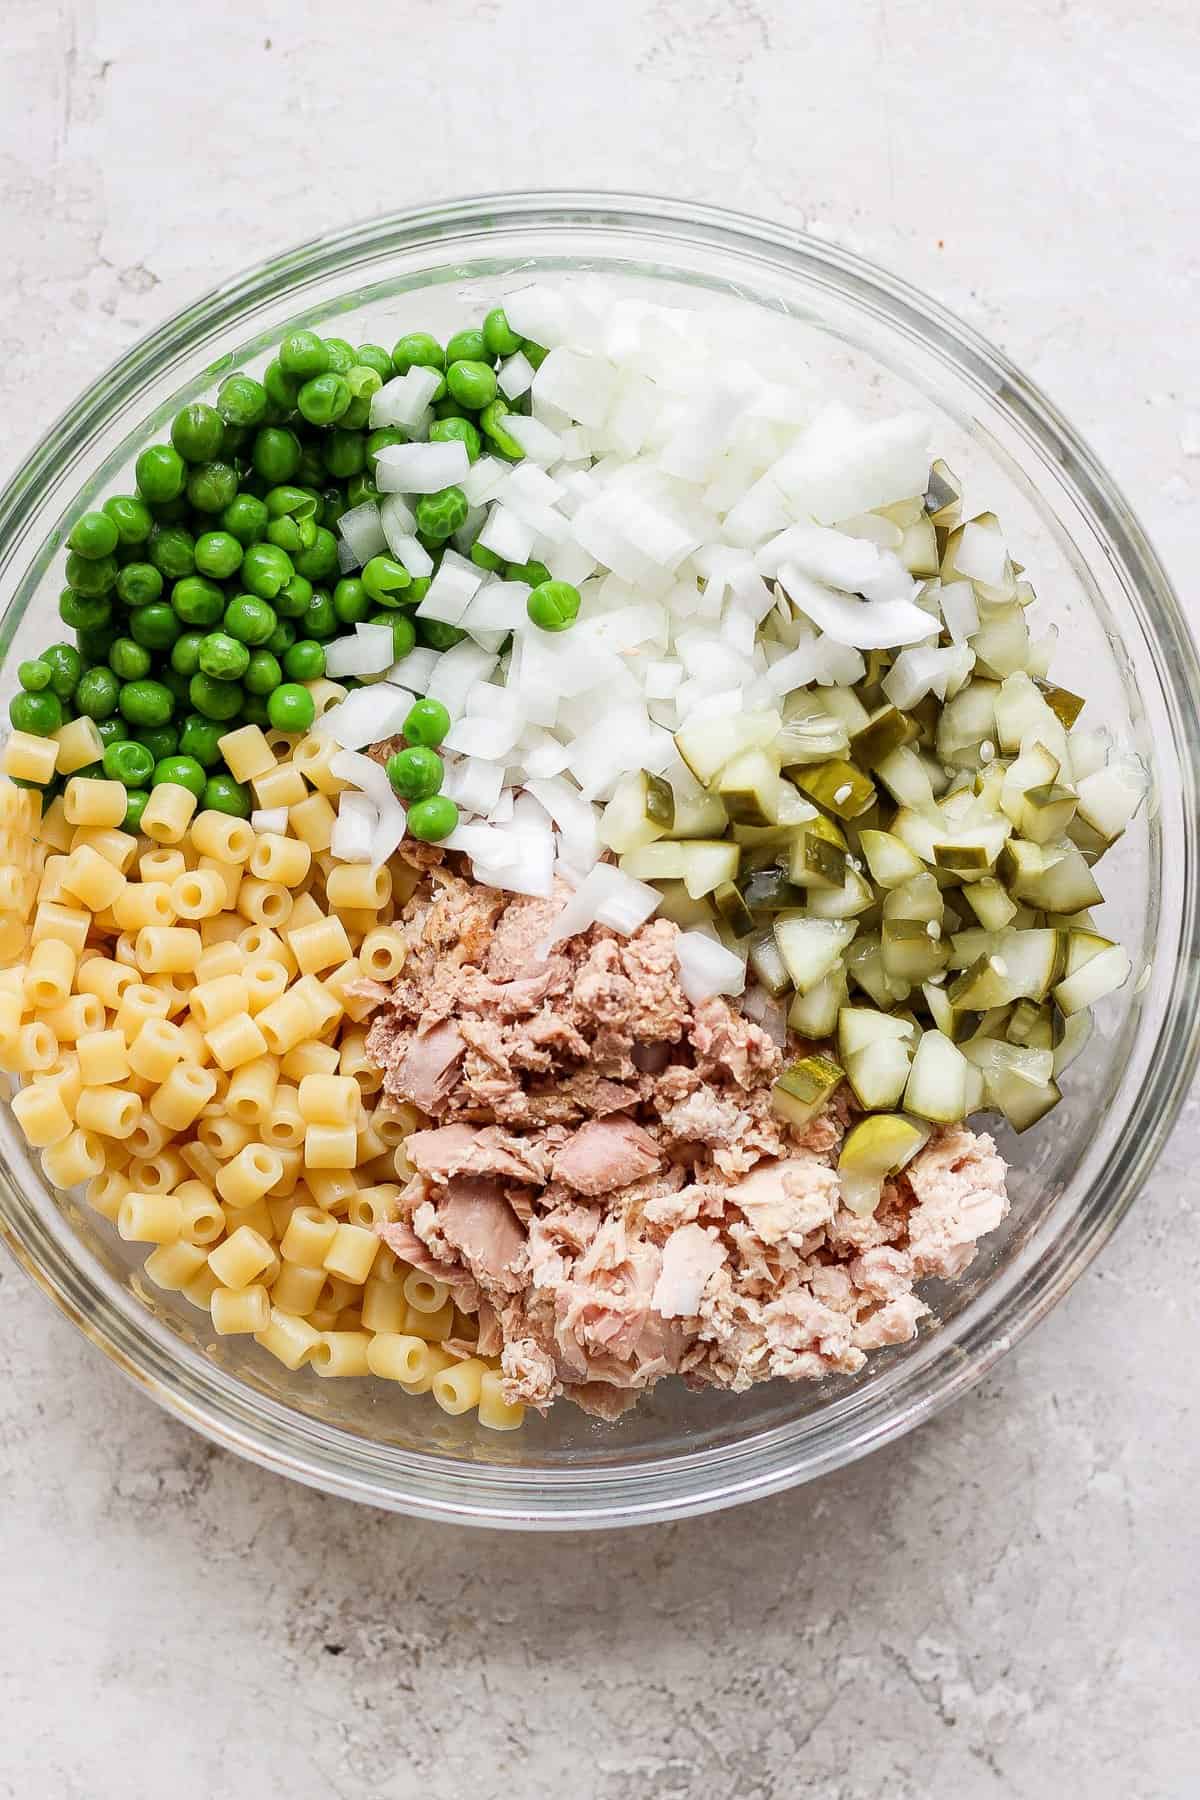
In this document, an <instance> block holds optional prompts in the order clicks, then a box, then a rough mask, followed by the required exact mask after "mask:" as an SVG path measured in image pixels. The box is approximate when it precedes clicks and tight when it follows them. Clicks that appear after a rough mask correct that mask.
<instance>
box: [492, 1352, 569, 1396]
mask: <svg viewBox="0 0 1200 1800" xmlns="http://www.w3.org/2000/svg"><path fill="white" fill-rule="evenodd" d="M500 1370H501V1375H502V1377H503V1380H502V1392H503V1394H504V1398H505V1400H506V1401H507V1403H508V1404H509V1406H517V1405H524V1406H538V1407H546V1406H549V1404H550V1402H551V1401H552V1400H553V1399H554V1396H555V1395H556V1394H557V1393H559V1392H560V1391H561V1390H560V1387H559V1380H558V1372H557V1370H556V1369H555V1366H554V1359H553V1357H551V1356H549V1355H548V1354H547V1352H546V1351H545V1350H543V1349H542V1347H541V1345H540V1344H539V1343H538V1342H537V1340H536V1339H535V1338H531V1337H516V1338H510V1339H509V1340H508V1342H507V1343H506V1344H505V1346H504V1349H503V1350H502V1351H501V1353H500Z"/></svg>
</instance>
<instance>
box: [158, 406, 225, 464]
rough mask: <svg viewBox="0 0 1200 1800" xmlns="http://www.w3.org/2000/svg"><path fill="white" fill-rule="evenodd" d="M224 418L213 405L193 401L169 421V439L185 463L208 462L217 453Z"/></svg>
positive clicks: (220, 442)
mask: <svg viewBox="0 0 1200 1800" xmlns="http://www.w3.org/2000/svg"><path fill="white" fill-rule="evenodd" d="M224 437H225V421H224V419H223V418H222V417H221V415H220V413H219V412H218V411H217V410H216V408H215V407H213V406H206V405H205V404H204V402H203V401H201V400H195V401H193V402H192V404H191V405H190V406H185V407H184V408H183V410H182V412H177V413H176V414H175V417H174V419H173V420H172V422H171V442H172V444H173V445H174V446H175V448H176V450H178V452H179V454H180V456H182V458H183V460H184V462H189V463H206V462H211V461H212V459H213V457H214V456H217V455H218V454H219V453H220V449H221V444H222V441H223V439H224Z"/></svg>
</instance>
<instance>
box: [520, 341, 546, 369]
mask: <svg viewBox="0 0 1200 1800" xmlns="http://www.w3.org/2000/svg"><path fill="white" fill-rule="evenodd" d="M521 354H522V355H523V356H524V358H525V361H526V362H527V363H528V364H529V366H530V368H531V369H540V368H541V366H542V364H543V363H544V362H545V360H546V358H547V357H548V356H549V354H550V352H549V350H547V348H546V346H545V344H535V343H534V341H533V339H532V338H526V339H525V342H524V343H523V344H522V345H521Z"/></svg>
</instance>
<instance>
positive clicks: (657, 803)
mask: <svg viewBox="0 0 1200 1800" xmlns="http://www.w3.org/2000/svg"><path fill="white" fill-rule="evenodd" d="M641 776H642V781H643V784H644V791H645V799H644V801H643V809H644V811H645V815H646V817H647V819H649V820H650V822H651V824H653V825H660V826H661V827H662V829H663V830H664V831H667V832H669V831H671V830H672V829H673V828H674V824H675V796H674V794H673V793H672V792H671V784H670V782H669V781H664V780H663V778H662V776H661V775H652V774H651V773H650V771H649V770H648V769H643V770H642V771H641Z"/></svg>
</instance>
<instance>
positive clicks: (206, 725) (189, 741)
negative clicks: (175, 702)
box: [179, 713, 224, 769]
mask: <svg viewBox="0 0 1200 1800" xmlns="http://www.w3.org/2000/svg"><path fill="white" fill-rule="evenodd" d="M223 735H224V727H223V726H221V725H217V724H214V723H213V721H212V720H211V719H206V718H202V717H201V715H200V714H199V713H189V714H188V716H187V718H186V719H185V720H184V721H183V727H182V729H181V731H180V733H179V749H180V751H181V752H182V753H183V755H184V756H192V757H195V759H196V761H197V762H198V763H202V764H203V766H204V767H205V768H206V769H211V768H212V766H213V764H214V763H218V762H220V760H221V745H220V739H221V737H222V736H223Z"/></svg>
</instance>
